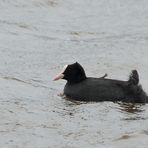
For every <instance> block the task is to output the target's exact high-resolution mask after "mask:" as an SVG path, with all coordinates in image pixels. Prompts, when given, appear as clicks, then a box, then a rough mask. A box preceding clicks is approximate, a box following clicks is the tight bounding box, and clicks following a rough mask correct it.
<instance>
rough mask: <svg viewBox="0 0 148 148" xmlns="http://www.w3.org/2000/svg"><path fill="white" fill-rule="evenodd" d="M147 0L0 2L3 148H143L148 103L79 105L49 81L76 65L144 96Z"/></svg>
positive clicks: (0, 132)
mask: <svg viewBox="0 0 148 148" xmlns="http://www.w3.org/2000/svg"><path fill="white" fill-rule="evenodd" d="M147 26H148V1H147V0H140V1H138V0H130V1H128V0H112V1H109V0H99V1H98V0H93V1H91V0H74V1H73V0H30V1H25V0H13V1H11V0H1V1H0V90H1V93H0V117H1V120H0V147H2V148H53V147H56V148H79V147H86V148H91V147H93V148H94V147H96V148H98V147H99V148H118V147H120V148H147V145H148V142H147V141H148V105H147V104H146V105H143V104H130V103H128V104H126V103H121V102H118V103H113V102H100V103H84V102H75V101H72V100H67V98H65V97H64V96H63V95H62V91H63V88H64V85H65V83H66V82H65V81H64V80H61V81H57V82H53V81H52V78H53V77H54V76H55V75H56V74H57V73H58V72H59V71H60V70H61V69H62V67H63V66H64V65H65V64H71V63H73V62H76V61H78V62H79V63H81V64H82V65H83V67H84V69H85V71H86V74H87V76H93V77H100V76H103V75H104V74H105V73H108V78H113V79H120V80H126V79H127V78H128V75H129V73H130V72H131V70H132V69H137V70H138V72H139V75H140V83H141V84H142V86H143V88H144V90H145V91H146V92H148V80H147V75H148V60H147V55H148V50H147V47H148V30H147Z"/></svg>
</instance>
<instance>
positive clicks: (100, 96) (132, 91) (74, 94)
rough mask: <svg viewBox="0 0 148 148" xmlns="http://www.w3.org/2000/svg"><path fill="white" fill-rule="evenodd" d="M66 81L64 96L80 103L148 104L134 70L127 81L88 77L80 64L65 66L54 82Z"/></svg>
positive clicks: (147, 97) (147, 98) (104, 77)
mask: <svg viewBox="0 0 148 148" xmlns="http://www.w3.org/2000/svg"><path fill="white" fill-rule="evenodd" d="M59 79H65V80H67V83H66V85H65V88H64V94H65V95H66V96H68V97H70V98H72V99H75V100H78V101H113V102H115V101H123V102H133V103H146V102H148V96H147V95H146V93H145V92H144V91H143V89H142V86H141V85H139V75H138V72H137V71H136V70H132V72H131V74H130V76H129V79H128V80H127V81H120V80H114V79H107V78H106V74H105V75H104V76H103V77H100V78H93V77H86V74H85V71H84V69H83V67H82V66H81V65H80V64H79V63H77V62H76V63H74V64H71V65H66V66H64V68H63V70H62V71H61V73H60V74H58V75H57V76H56V77H55V78H54V80H59Z"/></svg>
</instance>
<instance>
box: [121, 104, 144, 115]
mask: <svg viewBox="0 0 148 148" xmlns="http://www.w3.org/2000/svg"><path fill="white" fill-rule="evenodd" d="M118 104H119V105H120V110H121V111H125V112H128V113H138V112H143V111H144V109H143V108H142V106H144V105H143V104H139V103H125V102H118Z"/></svg>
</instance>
